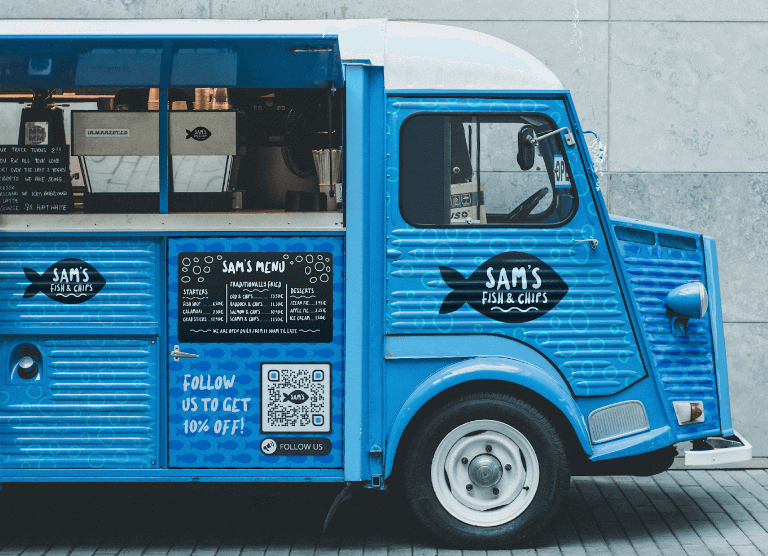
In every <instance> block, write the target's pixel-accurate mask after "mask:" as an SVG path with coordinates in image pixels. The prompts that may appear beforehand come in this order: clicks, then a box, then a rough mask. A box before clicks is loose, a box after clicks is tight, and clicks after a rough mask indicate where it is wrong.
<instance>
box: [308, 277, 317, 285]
mask: <svg viewBox="0 0 768 556" xmlns="http://www.w3.org/2000/svg"><path fill="white" fill-rule="evenodd" d="M316 282H317V276H313V277H312V278H310V279H309V283H310V284H314V283H316Z"/></svg>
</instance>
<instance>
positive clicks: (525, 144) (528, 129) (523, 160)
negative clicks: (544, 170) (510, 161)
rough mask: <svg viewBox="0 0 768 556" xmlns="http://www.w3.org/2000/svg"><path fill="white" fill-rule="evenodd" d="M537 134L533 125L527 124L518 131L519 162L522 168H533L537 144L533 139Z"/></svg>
mask: <svg viewBox="0 0 768 556" xmlns="http://www.w3.org/2000/svg"><path fill="white" fill-rule="evenodd" d="M535 137H536V136H535V135H534V133H533V126H530V125H526V126H523V127H521V128H520V131H519V132H518V133H517V163H518V164H519V165H520V169H521V170H530V169H531V168H533V161H534V159H535V157H536V151H535V148H536V147H535V146H534V145H533V143H531V141H532V140H533V139H534V138H535Z"/></svg>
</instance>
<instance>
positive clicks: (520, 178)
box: [386, 95, 647, 397]
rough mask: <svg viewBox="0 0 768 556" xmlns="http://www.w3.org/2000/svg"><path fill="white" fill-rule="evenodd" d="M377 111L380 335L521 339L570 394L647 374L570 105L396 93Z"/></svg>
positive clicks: (605, 390)
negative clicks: (382, 205) (382, 258)
mask: <svg viewBox="0 0 768 556" xmlns="http://www.w3.org/2000/svg"><path fill="white" fill-rule="evenodd" d="M387 113H388V130H389V131H390V134H389V137H388V145H387V152H388V153H389V158H388V166H389V167H388V169H387V174H388V175H389V176H390V177H389V181H388V185H387V187H388V190H387V193H388V197H389V202H388V206H387V219H386V222H387V224H386V234H387V254H388V263H387V315H386V333H387V334H388V335H400V334H454V335H474V336H475V339H474V340H472V341H476V342H481V341H482V337H483V335H496V336H504V337H508V338H511V339H514V340H518V341H520V342H524V343H525V344H528V345H529V346H531V347H533V348H534V349H536V350H538V351H539V352H540V353H542V354H543V355H545V356H546V357H547V358H549V359H550V361H552V362H553V363H554V365H555V366H556V367H557V368H558V369H559V370H560V372H561V374H562V375H563V378H564V379H565V380H566V382H567V383H568V385H569V387H570V389H571V391H572V393H573V394H574V395H575V396H579V397H580V396H605V395H610V394H614V393H617V392H620V391H621V390H624V389H626V388H628V387H629V386H631V385H632V384H634V383H635V382H637V381H639V380H640V379H642V378H643V377H645V376H646V375H647V373H646V370H645V368H644V366H643V362H642V360H641V357H640V355H639V351H638V344H637V341H636V338H635V335H634V331H633V329H632V326H631V323H630V320H629V316H628V312H627V307H626V305H625V303H624V300H623V298H622V295H621V291H620V289H619V284H618V282H617V276H616V272H615V270H614V266H613V263H612V260H611V257H610V254H609V250H608V247H607V245H606V241H605V235H604V232H603V226H602V225H601V222H600V219H599V216H598V212H597V211H596V209H595V202H596V200H595V197H594V195H595V194H596V193H595V192H594V191H593V190H592V189H591V188H590V187H589V184H588V181H587V176H586V173H585V168H584V166H583V163H582V160H581V157H580V156H579V153H578V149H577V147H576V146H575V145H574V143H573V141H572V138H568V137H567V136H566V134H568V133H571V134H572V133H574V132H575V130H576V129H578V124H577V123H574V122H571V121H569V117H568V113H567V109H566V98H565V97H563V98H560V99H556V98H555V99H553V98H543V97H541V96H539V97H536V96H534V95H529V96H527V97H525V98H493V99H480V98H477V99H470V98H451V99H449V98H428V99H425V98H405V97H399V98H389V99H388V101H387ZM561 128H566V129H564V130H561ZM558 130H560V131H558ZM534 138H535V139H534ZM531 139H534V142H535V145H532V143H531ZM569 143H570V144H569ZM526 145H527V146H526ZM532 146H533V148H532V149H531V147H532ZM521 147H522V148H521ZM395 177H396V179H394V178H395ZM598 194H599V193H598ZM500 355H502V354H500Z"/></svg>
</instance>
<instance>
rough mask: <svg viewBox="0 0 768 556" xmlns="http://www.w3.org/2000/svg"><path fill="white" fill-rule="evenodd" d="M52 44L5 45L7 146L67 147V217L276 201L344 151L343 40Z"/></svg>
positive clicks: (280, 204)
mask: <svg viewBox="0 0 768 556" xmlns="http://www.w3.org/2000/svg"><path fill="white" fill-rule="evenodd" d="M41 39H42V37H41ZM44 39H45V40H39V39H37V38H30V37H29V36H25V37H23V38H21V37H19V38H14V37H10V38H7V39H6V38H4V40H3V41H2V43H0V74H2V78H1V80H0V109H6V108H7V109H8V110H11V111H13V110H17V111H19V110H20V111H21V114H20V116H14V115H13V114H15V112H14V113H13V114H11V115H10V117H9V116H7V115H6V116H5V117H3V118H0V144H5V145H10V144H13V145H18V146H22V145H25V146H35V147H37V148H38V149H43V148H48V147H49V146H51V145H55V146H61V147H62V148H66V150H69V154H70V155H71V159H70V166H69V167H68V168H67V171H66V174H67V179H70V180H71V183H72V186H74V190H75V193H76V195H75V202H74V203H72V202H70V204H69V207H68V209H67V211H66V212H71V211H73V210H74V211H76V212H77V211H79V210H83V211H84V212H126V213H132V212H159V213H167V212H169V211H178V212H220V211H229V210H237V209H243V208H246V209H254V210H260V209H281V208H284V203H285V196H286V191H285V190H286V189H296V190H300V191H302V193H305V192H306V193H311V194H314V195H318V194H319V189H318V183H317V182H318V179H317V176H316V172H315V169H314V162H313V155H312V151H313V150H317V149H333V148H339V147H341V136H342V133H341V112H342V101H341V95H339V94H337V91H336V89H342V88H343V76H342V68H341V60H340V55H339V46H338V39H337V37H336V36H319V35H295V36H290V35H288V36H285V35H283V36H273V35H270V36H245V35H242V36H237V37H234V38H233V37H231V36H230V37H227V38H226V39H225V38H223V37H216V36H209V37H204V38H201V37H184V36H136V37H130V38H126V37H109V36H76V37H61V38H59V37H51V36H45V37H44ZM24 102H30V103H31V104H30V105H29V106H27V107H26V108H20V107H19V103H24ZM334 112H335V114H334ZM14 118H16V119H15V121H16V122H18V128H17V131H18V142H16V130H14V129H12V124H6V123H5V122H12V121H14ZM2 126H5V127H7V128H8V129H6V130H3V129H2ZM6 137H8V138H11V140H9V139H8V138H6ZM70 149H71V150H70ZM66 150H65V151H63V152H64V153H65V156H64V158H65V159H66V158H67V156H66ZM40 152H42V151H40ZM276 161H277V162H279V164H278V163H277V162H276ZM278 166H279V167H278ZM30 172H32V170H30ZM29 177H30V178H32V179H30V180H27V181H29V182H30V183H35V180H36V179H37V176H32V175H30V176H29ZM25 179H26V178H25ZM23 186H24V184H21V185H20V186H19V187H22V188H23ZM78 186H79V187H78ZM30 187H31V186H30ZM312 191H314V193H312ZM70 195H71V193H70ZM62 206H63V205H62ZM334 207H335V204H334ZM323 208H325V205H324V204H323ZM17 212H51V211H50V210H40V211H36V210H34V209H29V210H21V211H17ZM54 212H55V211H54Z"/></svg>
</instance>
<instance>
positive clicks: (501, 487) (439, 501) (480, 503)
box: [403, 393, 570, 548]
mask: <svg viewBox="0 0 768 556" xmlns="http://www.w3.org/2000/svg"><path fill="white" fill-rule="evenodd" d="M569 480H570V471H569V465H568V458H567V456H566V454H565V449H564V446H563V442H562V440H561V438H560V435H559V434H558V431H557V429H556V428H555V426H554V425H553V424H552V423H551V422H550V421H549V419H547V418H546V416H545V415H544V414H543V413H541V412H540V411H539V410H538V409H536V408H535V407H533V406H532V405H530V404H529V403H527V402H525V401H523V400H520V399H517V398H514V397H512V396H508V395H504V394H496V393H478V394H471V395H466V396H462V397H460V398H458V399H456V400H453V401H452V402H450V403H449V404H447V405H446V406H444V407H443V408H441V409H440V410H439V411H437V412H435V413H433V414H432V415H430V416H429V417H427V419H426V420H425V421H424V422H423V423H421V426H420V427H419V429H418V430H417V431H416V433H415V434H414V436H413V437H412V438H411V441H410V443H409V446H408V451H407V453H406V457H405V461H404V468H403V486H404V488H405V495H406V498H407V499H408V501H409V503H410V505H411V508H412V509H413V511H414V513H415V514H416V517H417V518H418V519H419V520H420V521H421V522H422V524H423V525H424V526H425V527H426V528H427V529H428V530H430V531H431V532H432V533H433V534H434V535H435V536H436V537H437V538H438V539H440V540H441V541H442V542H447V543H448V544H451V545H457V546H462V547H464V548H469V547H472V548H474V547H480V546H482V547H487V548H491V547H498V546H505V547H508V545H509V544H511V543H516V542H520V541H522V540H524V539H526V538H528V537H530V536H532V535H534V534H535V533H537V532H538V531H539V530H541V529H542V528H543V527H545V526H546V525H547V524H548V523H549V521H550V520H551V519H552V517H554V514H555V513H556V511H557V507H558V506H559V504H560V502H561V501H562V500H563V498H564V497H565V494H566V492H567V489H568V483H569Z"/></svg>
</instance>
